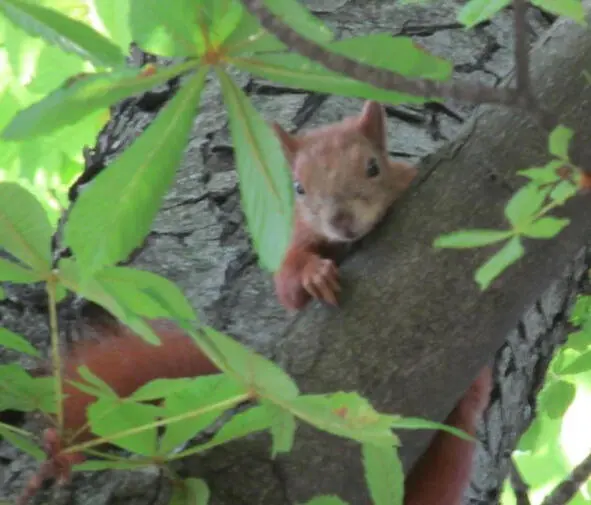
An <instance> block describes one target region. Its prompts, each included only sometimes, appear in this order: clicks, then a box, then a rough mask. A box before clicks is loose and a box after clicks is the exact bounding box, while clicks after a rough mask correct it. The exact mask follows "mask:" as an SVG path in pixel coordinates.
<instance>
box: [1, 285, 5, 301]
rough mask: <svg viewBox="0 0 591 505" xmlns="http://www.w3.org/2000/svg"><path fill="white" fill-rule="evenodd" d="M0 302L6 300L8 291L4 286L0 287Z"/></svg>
mask: <svg viewBox="0 0 591 505" xmlns="http://www.w3.org/2000/svg"><path fill="white" fill-rule="evenodd" d="M0 300H6V291H4V288H3V287H2V286H0Z"/></svg>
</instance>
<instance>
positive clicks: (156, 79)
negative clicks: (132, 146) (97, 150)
mask: <svg viewBox="0 0 591 505" xmlns="http://www.w3.org/2000/svg"><path fill="white" fill-rule="evenodd" d="M193 65H194V64H193V63H191V62H189V63H180V64H178V65H171V66H170V67H166V68H156V67H149V68H148V69H146V68H143V69H129V68H126V69H121V70H115V71H113V72H108V73H107V72H105V73H96V74H83V75H78V76H75V77H72V78H70V79H68V80H67V81H65V82H64V84H62V86H60V87H59V88H57V89H55V90H54V91H52V92H51V93H49V94H48V95H47V96H46V97H44V98H42V99H41V100H40V101H38V102H36V103H34V104H33V105H31V106H30V107H27V108H26V109H24V110H22V111H20V112H19V113H18V114H17V115H16V116H15V117H14V118H13V119H12V121H11V122H10V123H9V124H8V126H7V127H6V128H5V129H4V131H3V132H2V137H3V138H5V139H8V140H23V139H27V138H32V137H37V136H43V135H47V134H49V133H52V132H54V131H56V130H59V129H60V128H62V127H64V126H67V125H71V124H74V123H76V122H78V121H80V120H81V119H83V118H84V117H85V116H86V115H88V114H90V113H91V112H94V111H95V110H97V109H103V108H107V107H110V106H111V105H113V104H114V103H117V102H119V101H120V100H122V99H124V98H126V97H128V96H131V95H134V94H136V93H141V92H144V91H147V90H149V89H152V88H153V87H155V86H157V85H159V84H162V83H164V82H166V81H167V80H169V79H171V78H172V77H174V76H176V75H178V74H179V73H182V72H184V71H187V70H188V69H189V68H190V67H191V66H193ZM150 68H151V69H153V70H150ZM199 75H201V73H200V74H199ZM187 84H189V83H187ZM156 121H158V119H156ZM126 152H127V151H126ZM124 154H125V153H124Z"/></svg>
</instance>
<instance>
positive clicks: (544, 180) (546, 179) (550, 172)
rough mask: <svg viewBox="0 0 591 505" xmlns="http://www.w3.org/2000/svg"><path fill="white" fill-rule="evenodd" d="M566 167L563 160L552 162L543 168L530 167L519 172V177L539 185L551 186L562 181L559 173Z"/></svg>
mask: <svg viewBox="0 0 591 505" xmlns="http://www.w3.org/2000/svg"><path fill="white" fill-rule="evenodd" d="M563 165H564V162H563V161H562V160H552V161H550V162H549V163H548V164H546V165H544V166H543V167H530V168H526V169H524V170H519V171H518V172H517V174H518V175H522V176H524V177H527V178H528V179H530V180H531V181H535V182H536V183H537V184H551V183H553V182H558V181H559V180H560V175H558V173H557V171H558V169H559V168H560V167H562V166H563Z"/></svg>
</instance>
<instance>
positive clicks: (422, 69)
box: [231, 33, 452, 104]
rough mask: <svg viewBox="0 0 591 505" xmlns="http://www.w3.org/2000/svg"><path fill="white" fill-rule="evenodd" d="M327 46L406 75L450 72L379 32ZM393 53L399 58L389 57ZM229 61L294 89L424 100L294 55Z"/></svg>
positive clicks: (406, 42)
mask: <svg viewBox="0 0 591 505" xmlns="http://www.w3.org/2000/svg"><path fill="white" fill-rule="evenodd" d="M326 48H327V49H329V50H331V51H334V52H337V53H341V54H343V55H345V56H348V57H351V58H356V59H358V60H360V61H362V62H364V63H367V64H370V65H374V66H376V67H380V68H384V69H387V70H391V71H393V72H396V73H399V74H402V75H404V76H407V77H416V78H425V79H433V80H445V79H447V78H448V77H449V76H450V75H451V71H452V65H451V63H450V62H448V61H447V60H444V59H443V58H439V57H437V56H434V55H432V54H429V53H427V52H426V51H425V50H424V49H422V48H420V47H418V46H417V45H416V44H415V42H413V40H412V39H411V38H410V37H402V36H399V37H392V36H390V35H389V34H386V33H378V34H371V35H366V36H359V37H352V38H348V39H343V40H339V41H336V42H331V43H330V44H326ZM392 54H396V55H399V57H396V58H392V57H390V55H392ZM231 62H232V64H233V65H235V66H236V67H237V68H240V69H242V70H246V71H248V72H251V73H252V74H254V75H259V76H261V77H264V78H265V79H269V80H271V81H274V82H277V83H280V84H284V85H287V86H291V87H293V88H301V89H306V90H310V91H316V92H320V93H332V94H337V95H341V96H352V97H358V98H367V99H372V100H379V101H381V102H385V103H391V104H396V103H422V102H424V101H425V98H423V97H420V96H415V95H408V94H405V93H399V92H396V91H388V90H384V89H381V88H376V87H374V86H372V85H370V84H366V83H364V82H361V81H357V80H354V79H350V78H347V77H344V76H343V75H341V74H339V73H337V72H332V71H329V70H327V69H325V68H324V67H323V66H322V65H320V64H319V63H316V62H313V61H311V60H309V59H307V58H305V57H303V56H301V55H299V54H297V53H294V52H290V53H265V54H257V55H254V56H248V57H235V58H231Z"/></svg>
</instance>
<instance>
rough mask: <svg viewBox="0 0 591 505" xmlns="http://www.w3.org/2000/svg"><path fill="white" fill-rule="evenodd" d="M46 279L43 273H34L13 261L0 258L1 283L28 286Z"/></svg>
mask: <svg viewBox="0 0 591 505" xmlns="http://www.w3.org/2000/svg"><path fill="white" fill-rule="evenodd" d="M43 278H44V275H43V273H40V272H34V271H33V270H30V269H28V268H24V267H22V266H20V265H17V264H16V263H14V262H12V261H8V260H5V259H4V258H0V281H8V282H14V283H16V284H28V283H30V282H37V281H40V280H41V279H43Z"/></svg>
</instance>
